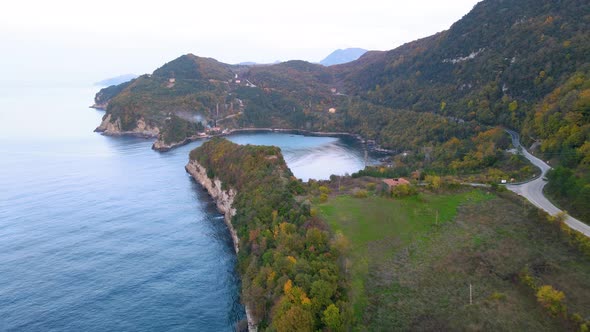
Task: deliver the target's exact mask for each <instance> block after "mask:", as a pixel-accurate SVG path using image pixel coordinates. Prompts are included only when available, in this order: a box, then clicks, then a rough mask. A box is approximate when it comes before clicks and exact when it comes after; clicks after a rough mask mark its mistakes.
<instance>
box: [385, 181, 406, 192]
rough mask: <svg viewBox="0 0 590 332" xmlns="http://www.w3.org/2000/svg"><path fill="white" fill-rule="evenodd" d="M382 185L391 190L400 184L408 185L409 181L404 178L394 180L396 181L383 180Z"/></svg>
mask: <svg viewBox="0 0 590 332" xmlns="http://www.w3.org/2000/svg"><path fill="white" fill-rule="evenodd" d="M383 183H384V184H385V185H386V186H387V189H388V190H391V189H393V188H394V187H397V186H399V185H400V184H410V181H408V180H406V179H404V178H396V179H384V180H383Z"/></svg>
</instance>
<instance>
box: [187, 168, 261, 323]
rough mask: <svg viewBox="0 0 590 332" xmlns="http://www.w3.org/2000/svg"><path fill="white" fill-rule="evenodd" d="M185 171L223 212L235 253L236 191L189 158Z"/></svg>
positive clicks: (248, 316)
mask: <svg viewBox="0 0 590 332" xmlns="http://www.w3.org/2000/svg"><path fill="white" fill-rule="evenodd" d="M185 169H186V171H187V173H189V174H190V175H191V176H192V177H193V179H195V181H197V182H199V183H200V184H201V185H202V186H203V187H205V189H207V192H208V193H209V195H211V197H212V198H213V200H215V203H216V204H217V209H218V210H219V211H220V212H221V213H223V216H224V220H225V224H226V225H227V228H228V229H229V232H230V234H231V238H232V241H233V244H234V250H235V251H236V254H237V253H238V252H239V251H240V248H239V242H240V240H239V238H238V233H237V232H236V230H235V229H234V226H233V225H232V223H231V220H232V218H233V216H235V215H236V209H234V208H233V207H232V205H233V203H234V199H235V197H236V194H237V192H236V191H235V190H234V189H229V190H223V189H222V187H221V181H220V180H219V179H217V178H215V179H214V180H211V179H210V178H209V177H208V176H207V169H205V167H203V166H202V165H200V164H199V163H198V162H197V161H195V160H191V161H189V163H188V164H187V165H186V166H185ZM245 308H246V319H247V320H248V331H250V332H255V331H257V330H258V328H257V325H256V323H255V322H254V320H253V315H252V312H251V309H250V307H249V306H248V305H247V304H245Z"/></svg>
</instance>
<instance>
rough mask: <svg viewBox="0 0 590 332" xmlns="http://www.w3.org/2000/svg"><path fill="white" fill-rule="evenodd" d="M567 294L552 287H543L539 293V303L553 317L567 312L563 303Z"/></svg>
mask: <svg viewBox="0 0 590 332" xmlns="http://www.w3.org/2000/svg"><path fill="white" fill-rule="evenodd" d="M564 299H565V294H564V293H563V292H562V291H558V290H557V289H555V288H553V287H552V286H551V285H543V286H541V287H540V288H539V290H538V291H537V302H539V303H540V304H541V305H542V306H543V307H544V308H545V309H547V310H548V311H549V313H550V314H551V315H553V316H557V315H559V314H563V313H565V312H566V306H565V304H564V303H563V300H564Z"/></svg>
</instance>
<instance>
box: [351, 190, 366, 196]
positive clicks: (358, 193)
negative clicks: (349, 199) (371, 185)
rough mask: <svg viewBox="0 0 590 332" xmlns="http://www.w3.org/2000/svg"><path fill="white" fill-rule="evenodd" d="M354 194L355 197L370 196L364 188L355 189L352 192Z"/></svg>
mask: <svg viewBox="0 0 590 332" xmlns="http://www.w3.org/2000/svg"><path fill="white" fill-rule="evenodd" d="M352 195H353V196H354V197H355V198H367V197H369V193H368V192H367V191H366V190H363V189H355V190H354V192H353V193H352Z"/></svg>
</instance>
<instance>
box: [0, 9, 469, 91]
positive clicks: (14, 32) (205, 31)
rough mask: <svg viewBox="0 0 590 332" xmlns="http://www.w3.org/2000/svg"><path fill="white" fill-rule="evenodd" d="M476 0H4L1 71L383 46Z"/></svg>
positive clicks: (115, 68)
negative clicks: (90, 0) (185, 56)
mask: <svg viewBox="0 0 590 332" xmlns="http://www.w3.org/2000/svg"><path fill="white" fill-rule="evenodd" d="M477 2H479V0H453V1H440V0H403V1H402V0H388V1H387V0H360V1H332V0H329V1H321V0H297V1H280V0H275V1H266V0H254V1H234V0H232V1H228V0H209V1H197V0H192V1H179V0H158V1H150V0H143V1H136V0H133V1H126V0H102V1H92V2H89V1H80V0H78V1H72V0H51V1H46V0H43V1H41V0H19V1H7V2H6V3H4V4H3V5H2V10H1V11H0V48H1V49H0V51H1V52H0V60H1V61H0V69H1V75H0V76H1V77H0V80H2V81H11V82H14V81H22V82H30V81H32V80H34V81H38V82H50V81H55V80H57V81H59V82H86V81H88V82H94V81H98V80H101V79H103V78H108V77H111V76H116V75H119V74H125V73H136V74H142V73H147V72H152V71H153V70H154V69H155V68H157V67H159V66H161V65H162V64H163V63H165V62H167V61H170V60H172V59H174V58H176V57H178V56H180V55H182V54H185V53H194V54H196V55H199V56H207V57H213V58H216V59H218V60H220V61H223V62H227V63H238V62H243V61H255V62H259V63H265V62H274V61H276V60H281V61H284V60H290V59H302V60H307V61H312V62H319V61H320V60H321V59H322V58H324V57H325V56H327V55H328V54H329V53H331V52H332V51H333V50H335V49H338V48H347V47H361V48H366V49H371V50H389V49H392V48H395V47H397V46H399V45H401V44H403V43H406V42H409V41H412V40H415V39H417V38H421V37H426V36H429V35H431V34H433V33H436V32H439V31H442V30H445V29H448V28H449V27H450V25H451V24H452V23H454V22H455V21H457V20H458V19H460V18H461V17H462V16H463V15H465V14H467V13H468V12H469V11H470V10H471V8H473V6H474V5H475V4H476V3H477Z"/></svg>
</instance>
